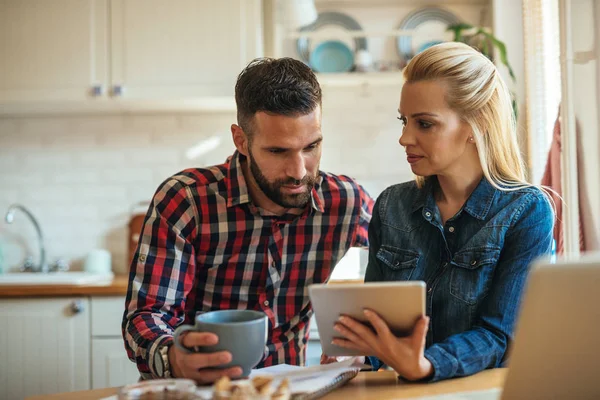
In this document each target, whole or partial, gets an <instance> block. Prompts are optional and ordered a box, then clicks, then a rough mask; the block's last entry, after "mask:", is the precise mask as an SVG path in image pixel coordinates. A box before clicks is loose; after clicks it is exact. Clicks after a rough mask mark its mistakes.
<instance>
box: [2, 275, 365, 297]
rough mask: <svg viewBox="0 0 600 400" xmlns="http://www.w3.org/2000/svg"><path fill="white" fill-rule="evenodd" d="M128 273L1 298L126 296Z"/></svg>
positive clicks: (9, 291) (25, 288)
mask: <svg viewBox="0 0 600 400" xmlns="http://www.w3.org/2000/svg"><path fill="white" fill-rule="evenodd" d="M127 280H128V276H127V275H116V276H115V278H114V279H113V281H112V283H111V284H110V285H10V286H8V285H7V286H0V298H3V297H4V298H7V297H59V296H121V295H122V296H125V295H126V294H127ZM361 282H362V280H360V279H345V280H332V281H330V283H331V284H344V283H361Z"/></svg>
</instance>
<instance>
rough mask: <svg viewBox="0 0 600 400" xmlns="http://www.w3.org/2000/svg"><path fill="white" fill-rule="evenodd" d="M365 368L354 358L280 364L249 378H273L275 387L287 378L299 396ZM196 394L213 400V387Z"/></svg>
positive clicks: (251, 374) (253, 373)
mask: <svg viewBox="0 0 600 400" xmlns="http://www.w3.org/2000/svg"><path fill="white" fill-rule="evenodd" d="M363 366H364V365H363V364H362V363H360V362H357V360H356V358H354V357H353V358H351V359H348V360H344V361H342V362H337V363H332V364H325V365H315V366H313V367H298V366H295V365H288V364H280V365H274V366H272V367H266V368H261V369H253V370H252V372H251V373H250V376H249V377H248V378H249V379H252V378H254V377H256V376H265V375H267V376H272V377H273V385H278V384H279V382H281V381H282V380H283V379H285V378H287V379H288V380H289V382H290V391H291V393H292V394H297V393H306V392H315V391H318V390H320V389H322V388H325V387H327V386H329V385H330V384H331V383H332V382H333V380H334V379H335V378H336V377H338V376H339V375H341V374H343V373H344V372H348V371H353V370H359V369H360V368H361V367H363ZM238 382H239V381H238ZM196 394H197V395H198V396H200V397H202V398H203V399H211V398H212V394H213V390H212V387H200V388H198V390H197V391H196Z"/></svg>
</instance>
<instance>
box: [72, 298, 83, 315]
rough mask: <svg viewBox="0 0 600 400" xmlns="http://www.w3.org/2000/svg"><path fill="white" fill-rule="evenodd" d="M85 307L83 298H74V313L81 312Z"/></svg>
mask: <svg viewBox="0 0 600 400" xmlns="http://www.w3.org/2000/svg"><path fill="white" fill-rule="evenodd" d="M84 309H85V307H84V306H83V301H81V300H74V301H73V302H72V303H71V312H72V313H73V314H79V313H80V312H82V311H83V310H84Z"/></svg>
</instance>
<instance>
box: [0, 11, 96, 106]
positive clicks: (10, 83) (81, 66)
mask: <svg viewBox="0 0 600 400" xmlns="http://www.w3.org/2000/svg"><path fill="white" fill-rule="evenodd" d="M107 16H108V0H27V1H22V0H0V60H2V62H0V103H1V104H10V103H22V102H28V101H37V102H39V101H52V100H54V101H58V100H60V101H75V100H84V99H86V98H89V97H91V96H93V87H94V86H95V85H104V84H106V82H107V79H108V75H107V73H108V70H107V68H108V53H107V50H108V42H107V31H108V20H107Z"/></svg>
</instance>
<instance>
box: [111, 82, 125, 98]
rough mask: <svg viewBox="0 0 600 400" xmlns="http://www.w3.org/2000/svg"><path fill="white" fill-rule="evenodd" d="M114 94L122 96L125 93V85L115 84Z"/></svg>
mask: <svg viewBox="0 0 600 400" xmlns="http://www.w3.org/2000/svg"><path fill="white" fill-rule="evenodd" d="M112 95H113V96H122V95H123V86H121V85H114V86H113V89H112Z"/></svg>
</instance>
